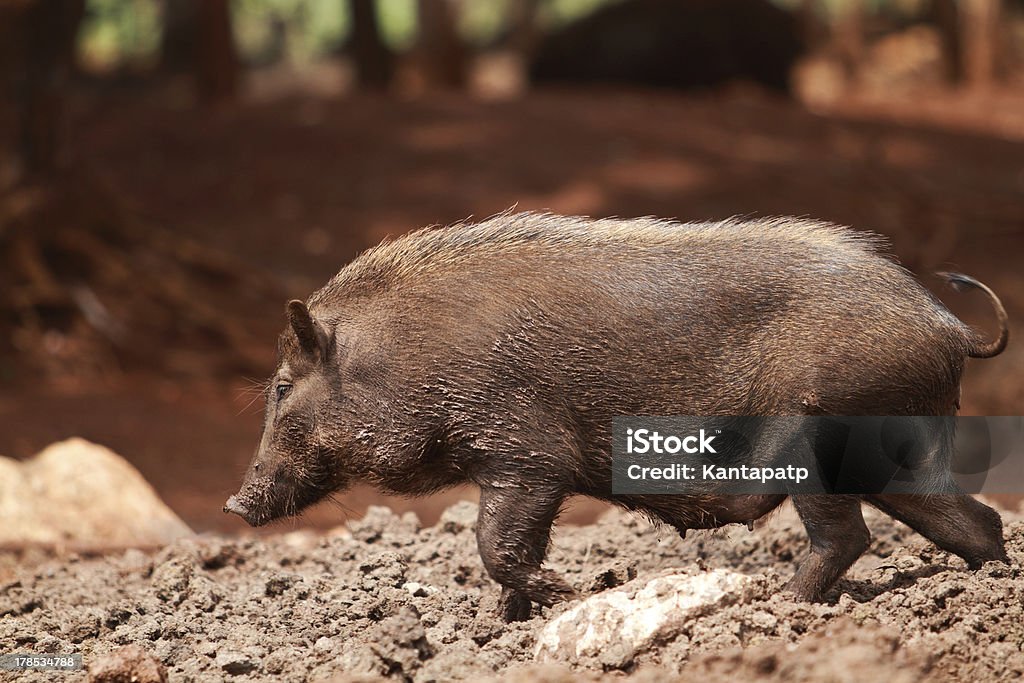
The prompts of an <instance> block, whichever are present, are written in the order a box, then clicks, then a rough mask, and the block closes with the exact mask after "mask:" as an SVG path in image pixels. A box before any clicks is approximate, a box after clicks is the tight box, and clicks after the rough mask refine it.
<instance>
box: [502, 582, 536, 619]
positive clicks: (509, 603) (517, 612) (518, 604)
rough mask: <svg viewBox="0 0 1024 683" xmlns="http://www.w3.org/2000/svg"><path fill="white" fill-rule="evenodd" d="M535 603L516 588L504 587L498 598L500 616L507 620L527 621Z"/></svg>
mask: <svg viewBox="0 0 1024 683" xmlns="http://www.w3.org/2000/svg"><path fill="white" fill-rule="evenodd" d="M532 609H533V603H532V602H530V599H529V598H528V597H526V596H525V595H523V594H522V593H520V592H519V591H517V590H515V589H514V588H508V587H507V586H506V587H503V588H502V589H501V598H500V599H499V600H498V616H499V617H501V619H502V620H504V621H505V622H509V623H511V622H513V621H526V620H527V619H529V618H530V612H531V611H532Z"/></svg>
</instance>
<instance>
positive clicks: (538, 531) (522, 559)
mask: <svg viewBox="0 0 1024 683" xmlns="http://www.w3.org/2000/svg"><path fill="white" fill-rule="evenodd" d="M563 500H564V494H562V493H561V492H559V491H555V490H552V489H549V488H547V489H544V488H533V487H530V488H526V487H518V486H517V487H512V488H495V487H486V486H485V487H481V489H480V515H479V518H478V519H477V525H476V538H477V545H478V546H479V548H480V557H481V558H482V559H483V563H484V567H485V568H486V569H487V573H488V574H490V575H491V578H492V579H494V580H495V581H497V582H498V583H499V584H501V601H500V602H499V607H498V609H499V612H500V614H501V617H502V618H503V619H504V620H505V621H523V620H525V619H528V618H529V617H530V608H531V607H532V605H531V603H533V602H536V603H539V604H541V605H543V606H545V607H550V606H551V605H554V604H555V603H557V602H561V601H562V600H568V599H570V598H572V597H574V596H575V591H573V589H572V588H571V587H570V586H569V584H567V583H566V582H565V580H564V579H562V577H560V576H559V575H558V574H557V573H555V572H553V571H551V570H550V569H544V568H542V567H541V564H542V563H543V562H544V557H545V556H546V555H547V552H548V543H549V541H550V540H551V525H552V524H553V523H554V521H555V517H556V516H557V515H558V509H559V507H561V505H562V501H563Z"/></svg>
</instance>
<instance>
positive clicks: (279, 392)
mask: <svg viewBox="0 0 1024 683" xmlns="http://www.w3.org/2000/svg"><path fill="white" fill-rule="evenodd" d="M291 390H292V385H291V384H278V385H277V387H276V388H275V390H274V391H275V394H276V396H277V402H278V403H280V402H281V401H283V400H284V397H285V396H287V395H288V392H290V391H291Z"/></svg>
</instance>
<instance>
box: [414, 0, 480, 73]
mask: <svg viewBox="0 0 1024 683" xmlns="http://www.w3.org/2000/svg"><path fill="white" fill-rule="evenodd" d="M418 7H419V13H418V19H419V42H418V45H417V52H418V56H419V62H420V65H421V68H422V71H423V76H424V80H425V81H426V85H427V86H428V87H440V88H462V87H464V86H465V85H466V80H467V76H468V74H467V71H468V64H467V62H468V57H469V55H468V54H467V51H466V46H465V45H464V44H463V42H462V39H461V37H460V36H459V32H458V29H457V27H456V24H455V20H456V12H455V9H456V6H455V3H454V2H453V0H419V5H418Z"/></svg>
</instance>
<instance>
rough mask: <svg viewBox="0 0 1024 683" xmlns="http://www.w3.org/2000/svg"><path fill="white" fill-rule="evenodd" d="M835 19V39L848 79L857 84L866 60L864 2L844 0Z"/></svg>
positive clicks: (861, 0)
mask: <svg viewBox="0 0 1024 683" xmlns="http://www.w3.org/2000/svg"><path fill="white" fill-rule="evenodd" d="M838 12H839V15H838V16H837V17H836V19H835V41H836V46H837V47H838V48H839V59H840V62H841V63H842V65H843V70H844V71H845V72H846V79H847V81H848V82H850V83H854V84H856V83H857V82H858V81H859V80H860V69H861V65H862V64H863V62H864V2H863V0H844V2H843V3H842V4H841V6H840V8H839V10H838Z"/></svg>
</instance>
